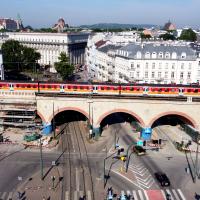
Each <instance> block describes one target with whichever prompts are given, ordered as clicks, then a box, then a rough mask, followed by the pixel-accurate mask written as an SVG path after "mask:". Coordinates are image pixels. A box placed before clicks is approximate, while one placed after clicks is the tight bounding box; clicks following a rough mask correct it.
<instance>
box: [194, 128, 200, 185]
mask: <svg viewBox="0 0 200 200" xmlns="http://www.w3.org/2000/svg"><path fill="white" fill-rule="evenodd" d="M198 156H199V132H197V150H196V160H195V172H194V183H196V179H197V176H199V169H198Z"/></svg>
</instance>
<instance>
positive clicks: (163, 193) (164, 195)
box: [160, 190, 167, 200]
mask: <svg viewBox="0 0 200 200" xmlns="http://www.w3.org/2000/svg"><path fill="white" fill-rule="evenodd" d="M160 191H161V192H162V195H163V197H164V199H165V200H167V198H166V194H165V192H164V191H163V190H160Z"/></svg>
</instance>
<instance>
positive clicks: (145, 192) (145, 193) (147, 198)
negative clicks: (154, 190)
mask: <svg viewBox="0 0 200 200" xmlns="http://www.w3.org/2000/svg"><path fill="white" fill-rule="evenodd" d="M144 196H145V197H146V200H149V197H148V195H147V191H146V190H144Z"/></svg>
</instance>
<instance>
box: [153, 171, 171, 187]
mask: <svg viewBox="0 0 200 200" xmlns="http://www.w3.org/2000/svg"><path fill="white" fill-rule="evenodd" d="M155 177H156V179H157V180H158V182H159V183H160V185H161V186H170V181H169V178H168V177H167V175H166V174H164V173H162V172H156V173H155Z"/></svg>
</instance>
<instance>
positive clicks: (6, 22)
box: [0, 18, 18, 31]
mask: <svg viewBox="0 0 200 200" xmlns="http://www.w3.org/2000/svg"><path fill="white" fill-rule="evenodd" d="M0 29H6V30H9V31H15V30H17V29H18V21H17V20H14V19H9V18H2V19H0Z"/></svg>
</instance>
